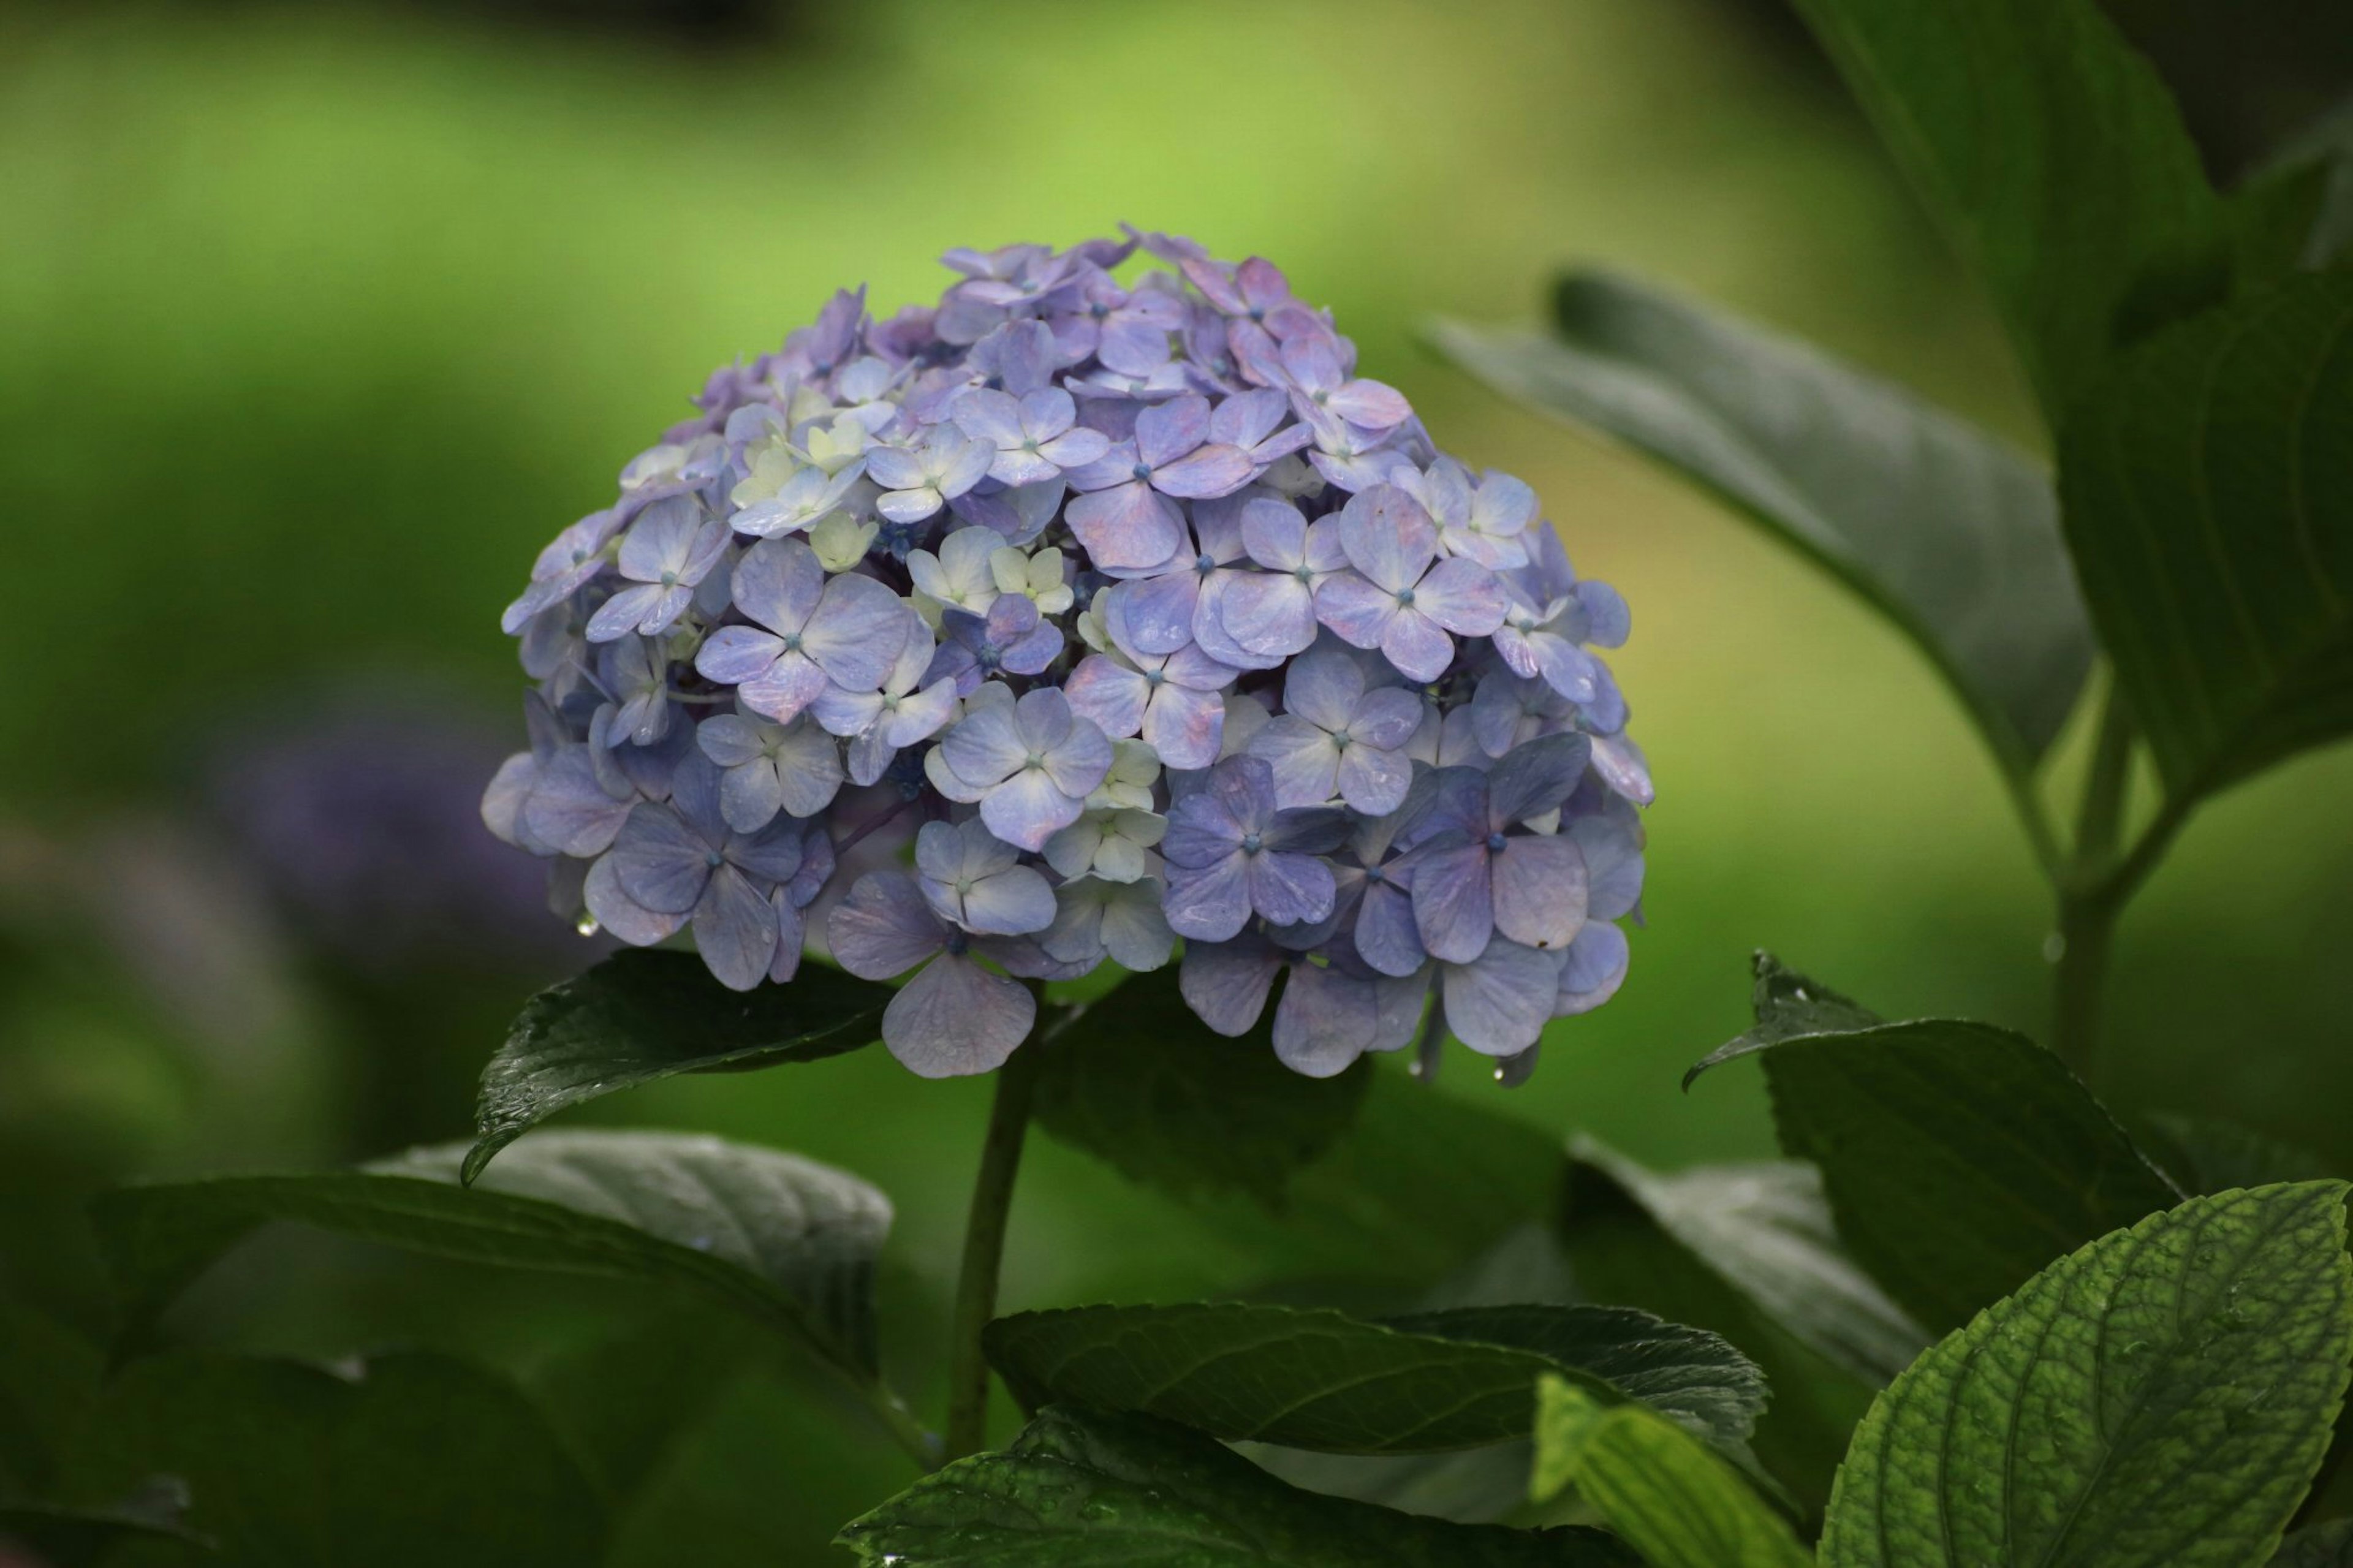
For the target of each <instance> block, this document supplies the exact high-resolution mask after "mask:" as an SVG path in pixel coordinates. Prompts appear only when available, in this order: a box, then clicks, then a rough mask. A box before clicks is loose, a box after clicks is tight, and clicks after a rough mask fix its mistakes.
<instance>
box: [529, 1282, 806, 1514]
mask: <svg viewBox="0 0 2353 1568" xmlns="http://www.w3.org/2000/svg"><path fill="white" fill-rule="evenodd" d="M662 1309H663V1310H661V1311H660V1312H659V1314H658V1315H654V1316H649V1317H646V1318H644V1319H642V1320H640V1321H633V1322H628V1323H625V1324H623V1325H621V1326H619V1327H617V1328H616V1329H613V1330H611V1331H607V1332H606V1333H603V1334H601V1335H598V1336H596V1338H594V1339H591V1340H588V1341H586V1342H582V1343H578V1344H575V1345H571V1346H567V1347H566V1348H565V1349H564V1350H563V1351H561V1352H557V1353H556V1354H554V1355H553V1356H551V1357H549V1358H548V1359H547V1360H545V1361H543V1362H541V1363H538V1364H537V1365H535V1366H533V1368H532V1369H531V1370H530V1372H529V1373H528V1374H527V1375H526V1376H525V1377H524V1379H523V1383H524V1386H525V1387H526V1388H528V1389H529V1390H530V1392H531V1394H532V1395H533V1398H535V1399H537V1400H538V1401H539V1404H540V1406H541V1408H542V1409H543V1410H545V1411H546V1412H547V1415H548V1419H549V1420H550V1421H551V1422H553V1423H554V1426H555V1428H556V1429H557V1430H558V1431H559V1432H561V1433H563V1434H564V1436H565V1441H567V1442H568V1443H569V1444H570V1445H571V1446H572V1450H573V1452H574V1453H575V1454H577V1455H578V1456H579V1457H580V1459H581V1462H582V1464H583V1465H584V1467H585V1468H586V1469H587V1470H588V1473H589V1474H590V1476H592V1477H593V1478H594V1479H595V1480H596V1484H597V1486H598V1487H599V1488H600V1489H602V1490H603V1492H604V1494H605V1495H606V1496H607V1497H608V1498H611V1499H614V1500H622V1499H628V1498H634V1497H635V1496H637V1494H638V1491H639V1490H640V1489H642V1488H643V1487H644V1486H645V1484H646V1482H647V1480H648V1479H649V1478H650V1477H652V1476H654V1475H656V1474H657V1473H658V1472H659V1470H660V1468H661V1467H662V1465H663V1464H664V1462H665V1461H666V1460H668V1459H669V1458H670V1454H671V1453H672V1451H673V1450H674V1449H675V1448H676V1447H679V1446H680V1445H681V1444H682V1443H684V1442H686V1441H687V1440H689V1439H691V1436H692V1435H693V1433H694V1431H695V1429H696V1428H697V1427H698V1426H701V1425H702V1422H703V1421H704V1420H705V1419H706V1418H707V1417H708V1416H709V1415H710V1413H711V1411H712V1407H713V1406H715V1405H717V1404H718V1402H719V1399H720V1397H721V1395H722V1394H724V1393H725V1392H726V1391H727V1390H729V1389H730V1388H732V1387H733V1386H735V1385H736V1384H739V1383H741V1382H742V1381H743V1379H744V1377H745V1376H746V1375H747V1373H754V1372H756V1371H757V1370H759V1369H760V1368H761V1366H762V1363H763V1358H762V1356H761V1353H760V1352H761V1350H762V1349H763V1338H762V1336H761V1334H760V1331H759V1330H758V1328H756V1327H755V1326H754V1325H753V1324H752V1323H750V1322H747V1321H745V1320H744V1318H742V1317H741V1316H739V1315H738V1314H735V1313H733V1312H728V1311H725V1310H721V1309H719V1308H717V1307H715V1306H713V1307H712V1308H710V1309H707V1310H705V1309H702V1308H701V1307H700V1305H699V1304H690V1303H687V1302H682V1301H679V1300H671V1299H665V1300H663V1302H662Z"/></svg>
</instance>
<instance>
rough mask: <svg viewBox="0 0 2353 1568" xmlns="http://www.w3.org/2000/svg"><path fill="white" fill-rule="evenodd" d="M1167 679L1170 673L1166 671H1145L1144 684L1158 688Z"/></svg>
mask: <svg viewBox="0 0 2353 1568" xmlns="http://www.w3.org/2000/svg"><path fill="white" fill-rule="evenodd" d="M1166 679H1168V672H1167V671H1166V670H1161V669H1147V670H1145V671H1144V684H1145V685H1146V686H1157V685H1159V684H1160V683H1161V682H1162V681H1164V680H1166Z"/></svg>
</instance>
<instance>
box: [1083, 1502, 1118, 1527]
mask: <svg viewBox="0 0 2353 1568" xmlns="http://www.w3.org/2000/svg"><path fill="white" fill-rule="evenodd" d="M1079 1517H1080V1518H1081V1519H1083V1520H1085V1521H1087V1522H1088V1523H1090V1524H1101V1523H1102V1522H1103V1521H1104V1520H1107V1519H1117V1518H1118V1517H1119V1510H1117V1509H1115V1508H1113V1507H1112V1505H1111V1504H1109V1503H1107V1502H1091V1503H1089V1504H1087V1505H1086V1506H1085V1507H1084V1508H1082V1509H1081V1510H1079Z"/></svg>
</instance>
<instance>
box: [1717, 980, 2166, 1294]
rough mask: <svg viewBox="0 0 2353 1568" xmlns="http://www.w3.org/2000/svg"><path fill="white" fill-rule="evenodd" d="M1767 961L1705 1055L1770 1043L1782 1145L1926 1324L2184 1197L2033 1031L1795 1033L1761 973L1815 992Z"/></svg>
mask: <svg viewBox="0 0 2353 1568" xmlns="http://www.w3.org/2000/svg"><path fill="white" fill-rule="evenodd" d="M1757 967H1758V973H1759V976H1760V985H1759V996H1760V1008H1759V1015H1758V1016H1759V1029H1758V1030H1757V1032H1755V1033H1753V1034H1752V1035H1746V1036H1743V1037H1741V1038H1740V1039H1739V1040H1736V1041H1734V1042H1733V1043H1732V1045H1730V1046H1727V1047H1725V1048H1724V1049H1723V1050H1721V1051H1719V1052H1717V1053H1716V1055H1715V1057H1712V1058H1709V1059H1710V1061H1717V1060H1722V1059H1725V1058H1727V1057H1729V1056H1734V1055H1740V1054H1745V1053H1746V1051H1748V1050H1752V1049H1757V1048H1760V1047H1762V1048H1763V1050H1764V1061H1765V1075H1766V1082H1767V1086H1768V1087H1769V1088H1770V1089H1771V1090H1772V1096H1773V1121H1774V1125H1775V1127H1776V1128H1777V1129H1778V1131H1779V1134H1780V1139H1781V1147H1782V1148H1783V1150H1785V1151H1786V1152H1788V1154H1789V1155H1790V1156H1791V1157H1792V1158H1794V1159H1800V1160H1807V1161H1810V1162H1811V1163H1814V1164H1815V1165H1816V1166H1818V1167H1820V1171H1821V1173H1822V1185H1823V1190H1824V1192H1825V1193H1826V1194H1828V1195H1829V1198H1830V1204H1831V1214H1832V1215H1833V1216H1834V1217H1835V1220H1836V1223H1837V1227H1838V1234H1839V1236H1840V1237H1841V1239H1842V1240H1843V1241H1844V1242H1845V1244H1846V1247H1847V1249H1848V1251H1850V1252H1851V1253H1852V1255H1853V1256H1854V1258H1856V1260H1857V1261H1859V1262H1861V1263H1862V1266H1863V1267H1864V1268H1867V1269H1869V1270H1870V1271H1871V1274H1872V1277H1873V1279H1877V1280H1878V1281H1880V1283H1881V1284H1882V1285H1883V1286H1884V1287H1885V1288H1886V1289H1887V1291H1888V1293H1889V1294H1891V1295H1892V1296H1894V1298H1895V1300H1897V1301H1899V1302H1901V1303H1902V1304H1903V1306H1904V1308H1905V1310H1906V1311H1908V1312H1909V1313H1911V1315H1912V1316H1914V1317H1915V1318H1916V1319H1918V1320H1919V1321H1921V1322H1922V1323H1924V1324H1926V1326H1927V1327H1928V1328H1929V1329H1930V1330H1931V1331H1946V1330H1950V1329H1952V1328H1955V1327H1957V1326H1958V1325H1959V1324H1961V1323H1964V1322H1967V1321H1968V1319H1969V1316H1970V1314H1971V1313H1973V1312H1975V1311H1976V1310H1978V1308H1980V1307H1983V1306H1986V1305H1988V1304H1989V1303H1990V1302H1993V1301H1996V1300H2000V1298H2001V1297H2003V1296H2006V1295H2008V1294H2009V1293H2010V1291H2012V1290H2014V1289H2017V1288H2018V1287H2019V1286H2021V1285H2022V1284H2024V1283H2025V1282H2026V1281H2027V1280H2028V1279H2031V1277H2032V1276H2033V1275H2034V1274H2035V1272H2036V1271H2037V1270H2039V1269H2040V1268H2042V1266H2043V1265H2044V1264H2046V1263H2048V1262H2050V1261H2051V1260H2052V1258H2057V1257H2059V1256H2061V1255H2062V1254H2063V1253H2067V1252H2071V1251H2073V1250H2074V1249H2075V1248H2076V1247H2081V1246H2082V1245H2083V1244H2084V1243H2085V1242H2087V1241H2089V1240H2091V1239H2092V1238H2093V1237H2098V1236H2105V1235H2106V1234H2107V1233H2108V1232H2109V1231H2112V1230H2116V1229H2118V1228H2120V1227H2121V1226H2127V1225H2130V1224H2132V1223H2133V1222H2134V1221H2135V1220H2137V1219H2139V1218H2140V1217H2141V1216H2142V1215H2147V1214H2149V1213H2151V1212H2152V1211H2154V1210H2157V1209H2161V1208H2165V1207H2168V1206H2169V1205H2172V1204H2173V1203H2174V1202H2175V1201H2176V1200H2177V1199H2178V1198H2179V1196H2180V1194H2179V1193H2177V1192H2175V1191H2174V1190H2173V1188H2172V1187H2171V1186H2170V1185H2169V1184H2168V1183H2167V1182H2166V1180H2165V1178H2164V1177H2163V1176H2162V1175H2160V1174H2158V1172H2157V1170H2156V1169H2155V1168H2154V1167H2153V1166H2151V1165H2150V1164H2149V1163H2148V1162H2147V1160H2146V1159H2144V1158H2143V1157H2142V1155H2141V1153H2140V1151H2139V1150H2138V1149H2137V1148H2135V1147H2134V1146H2133V1142H2132V1140H2131V1139H2129V1138H2127V1137H2126V1135H2125V1132H2124V1130H2123V1129H2122V1128H2120V1127H2118V1126H2117V1125H2116V1121H2114V1119H2112V1118H2111V1117H2110V1116H2109V1115H2108V1113H2107V1111H2106V1110H2104V1109H2102V1107H2101V1105H2100V1103H2099V1101H2098V1100H2094V1099H2093V1098H2092V1095H2091V1091H2090V1090H2088V1089H2085V1088H2084V1086H2083V1085H2082V1084H2081V1083H2079V1082H2078V1081H2076V1079H2075V1076H2074V1074H2073V1073H2071V1072H2069V1071H2068V1070H2067V1068H2066V1066H2065V1065H2064V1064H2063V1063H2062V1062H2061V1061H2060V1060H2059V1058H2056V1057H2054V1056H2052V1054H2051V1053H2050V1052H2049V1051H2046V1050H2044V1049H2043V1048H2042V1047H2040V1046H2038V1045H2036V1044H2035V1043H2034V1042H2033V1041H2031V1040H2030V1039H2028V1038H2026V1037H2024V1036H2022V1035H2014V1034H2011V1033H2010V1031H2009V1030H2007V1029H1997V1028H1994V1027H1992V1026H1990V1025H1986V1024H1968V1023H1960V1022H1956V1021H1953V1020H1949V1019H1923V1020H1919V1021H1916V1022H1913V1023H1904V1024H1883V1025H1879V1026H1875V1027H1850V1028H1847V1029H1844V1030H1843V1031H1837V1030H1832V1031H1829V1032H1822V1033H1814V1034H1806V1033H1791V1032H1788V1025H1789V1024H1790V1023H1791V1022H1792V1019H1791V1017H1790V1016H1789V1015H1788V1013H1787V1011H1786V1010H1785V1009H1784V1007H1783V1006H1782V1005H1767V1004H1766V1003H1765V1002H1764V1001H1763V998H1764V995H1765V986H1764V983H1763V981H1764V976H1765V975H1767V973H1776V972H1778V974H1777V982H1776V983H1777V984H1780V985H1783V986H1785V987H1787V991H1788V998H1789V1000H1791V1001H1793V1002H1794V1001H1795V1000H1796V998H1798V997H1799V996H1801V995H1814V994H1817V993H1816V991H1815V990H1814V988H1813V987H1812V984H1811V983H1810V982H1808V981H1806V980H1805V979H1804V977H1803V976H1801V975H1797V974H1794V973H1789V972H1787V971H1781V970H1779V967H1778V964H1777V963H1775V961H1774V960H1773V959H1772V958H1771V956H1770V955H1768V954H1759V955H1758V957H1757ZM1801 1006H1802V1004H1801ZM1858 1016H1860V1017H1867V1016H1868V1015H1858ZM1796 1021H1798V1022H1801V1023H1802V1022H1805V1021H1810V1022H1814V1023H1818V1024H1820V1023H1834V1022H1836V1018H1835V1016H1832V1017H1831V1018H1828V1019H1825V1018H1823V1017H1822V1016H1819V1015H1818V1014H1816V1013H1810V1012H1809V1013H1806V1014H1804V1015H1803V1016H1801V1017H1800V1018H1799V1019H1798V1020H1796ZM1759 1036H1765V1037H1768V1038H1763V1039H1761V1040H1760V1039H1759Z"/></svg>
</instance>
